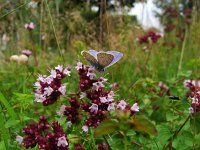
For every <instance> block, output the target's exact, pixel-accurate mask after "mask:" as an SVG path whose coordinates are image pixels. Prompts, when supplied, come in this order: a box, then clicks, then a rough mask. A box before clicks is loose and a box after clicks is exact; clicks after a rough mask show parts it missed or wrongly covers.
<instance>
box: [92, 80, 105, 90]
mask: <svg viewBox="0 0 200 150" xmlns="http://www.w3.org/2000/svg"><path fill="white" fill-rule="evenodd" d="M103 87H105V86H104V85H103V83H102V82H100V81H98V82H95V83H93V89H94V90H96V91H98V90H99V88H103Z"/></svg>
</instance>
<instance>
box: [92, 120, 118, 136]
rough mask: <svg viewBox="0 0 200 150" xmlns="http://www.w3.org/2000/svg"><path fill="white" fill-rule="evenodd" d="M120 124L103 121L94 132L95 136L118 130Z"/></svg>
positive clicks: (114, 121) (113, 121) (112, 121)
mask: <svg viewBox="0 0 200 150" xmlns="http://www.w3.org/2000/svg"><path fill="white" fill-rule="evenodd" d="M118 126H119V122H118V121H116V120H106V121H103V122H102V123H101V124H100V125H99V126H98V127H97V128H96V129H95V131H94V136H95V137H99V136H102V135H106V134H109V133H113V132H115V131H117V130H118V128H119V127H118Z"/></svg>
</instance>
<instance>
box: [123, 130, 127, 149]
mask: <svg viewBox="0 0 200 150" xmlns="http://www.w3.org/2000/svg"><path fill="white" fill-rule="evenodd" d="M123 142H124V150H128V142H127V136H126V133H124V141H123Z"/></svg>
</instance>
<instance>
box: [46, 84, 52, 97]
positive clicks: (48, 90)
mask: <svg viewBox="0 0 200 150" xmlns="http://www.w3.org/2000/svg"><path fill="white" fill-rule="evenodd" d="M52 92H53V89H52V88H51V87H50V86H48V87H45V88H44V95H47V96H49V95H51V93H52Z"/></svg>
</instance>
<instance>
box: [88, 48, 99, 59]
mask: <svg viewBox="0 0 200 150" xmlns="http://www.w3.org/2000/svg"><path fill="white" fill-rule="evenodd" d="M87 52H88V53H89V54H90V55H92V56H93V57H94V58H95V59H96V60H97V54H98V52H97V51H95V50H89V51H87Z"/></svg>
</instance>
